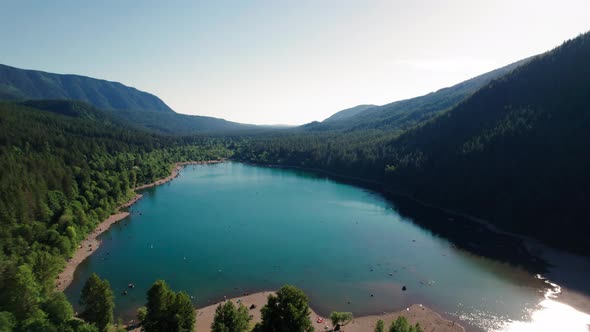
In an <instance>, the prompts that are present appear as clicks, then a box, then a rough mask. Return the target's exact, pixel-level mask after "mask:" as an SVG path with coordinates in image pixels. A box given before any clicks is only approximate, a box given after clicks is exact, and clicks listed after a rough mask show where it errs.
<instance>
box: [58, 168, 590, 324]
mask: <svg viewBox="0 0 590 332" xmlns="http://www.w3.org/2000/svg"><path fill="white" fill-rule="evenodd" d="M415 209H420V207H415ZM130 211H131V216H130V217H128V218H127V219H125V220H123V221H122V222H120V223H119V224H117V225H114V226H113V227H112V228H111V230H110V231H108V232H107V233H105V234H103V236H102V239H103V245H102V246H101V247H100V249H98V250H97V252H96V253H95V254H94V255H93V256H91V257H90V258H89V259H87V260H86V261H85V262H84V263H83V264H81V265H80V267H79V268H78V270H77V271H76V275H75V280H74V282H73V283H72V285H71V286H70V287H69V288H68V289H67V290H66V294H67V295H68V297H69V298H70V300H72V302H77V300H78V298H79V293H80V290H81V288H82V286H83V283H84V281H85V280H86V279H87V278H88V276H89V275H90V273H92V272H96V273H97V274H98V275H100V276H101V277H103V278H107V279H108V280H109V281H110V283H111V286H112V288H113V289H114V291H115V294H116V314H117V315H120V316H123V317H125V318H127V319H130V318H132V316H133V313H134V311H135V309H136V308H137V307H138V306H140V305H143V304H144V303H145V294H146V291H147V289H148V288H149V287H150V285H151V284H152V283H153V282H154V281H155V280H156V279H165V280H166V281H167V282H168V283H169V284H170V285H171V287H172V288H173V289H175V290H184V291H186V292H187V293H188V294H189V295H192V296H194V304H195V305H196V306H204V305H207V304H210V303H213V302H217V301H219V300H221V299H223V296H224V295H225V296H228V297H233V296H239V295H241V294H243V293H245V292H250V293H251V292H256V291H261V290H271V289H277V288H279V287H280V286H281V285H283V284H286V283H289V284H294V285H296V286H298V287H300V288H302V289H303V290H304V291H305V292H306V293H307V294H308V295H309V296H310V300H311V305H312V307H313V308H314V309H316V310H317V311H319V312H320V313H323V314H327V313H329V312H330V311H332V310H340V311H352V312H354V313H355V315H357V316H358V315H363V314H374V313H380V312H383V311H391V310H399V309H401V308H404V307H406V306H409V305H411V304H414V303H423V304H425V305H428V306H430V307H432V308H433V309H435V310H437V311H439V312H441V313H442V314H444V315H445V316H446V317H448V318H450V319H454V320H457V321H461V322H462V324H464V325H466V326H468V329H469V330H488V331H495V330H510V329H512V330H515V328H514V327H515V326H517V327H518V328H517V329H516V330H524V328H523V326H525V325H526V324H528V323H527V322H528V321H530V320H535V319H536V318H535V317H534V314H535V313H539V312H542V310H546V307H547V306H544V305H543V303H545V304H547V302H546V301H549V302H550V303H553V302H554V301H552V300H547V299H545V298H546V294H548V292H551V291H554V290H555V287H553V286H551V285H550V284H549V283H547V282H545V281H544V280H540V279H539V278H537V277H536V276H535V274H534V273H531V269H530V268H526V269H525V268H524V267H518V266H519V265H521V264H515V263H514V262H512V261H510V260H503V259H499V258H496V257H494V258H486V257H484V256H482V255H481V254H475V253H473V252H474V250H465V249H460V248H463V246H461V245H456V244H455V243H454V242H455V240H453V241H454V242H450V241H451V240H448V239H447V238H445V237H443V236H441V235H440V234H441V232H439V231H437V232H436V233H433V232H431V231H429V230H428V229H427V228H425V227H422V226H420V225H418V224H417V223H416V222H415V220H413V218H412V216H411V215H406V214H404V217H402V216H401V215H400V212H398V211H400V210H399V209H398V207H396V205H395V203H391V202H389V201H387V200H385V199H384V198H383V197H382V196H380V195H378V194H376V193H373V192H371V191H368V190H364V189H362V188H359V187H355V186H351V185H347V184H342V183H338V182H335V181H333V180H329V179H326V178H324V177H321V176H317V175H313V174H310V173H305V172H299V171H293V170H284V169H273V168H262V167H255V166H249V165H244V164H240V163H232V162H228V163H223V164H216V165H194V166H188V167H185V168H184V169H183V171H182V173H181V176H180V177H179V178H177V179H176V180H174V181H172V182H170V183H168V184H165V185H163V186H160V187H157V188H153V189H149V190H147V191H145V192H144V198H143V199H142V200H140V201H139V202H138V203H137V204H135V205H134V206H133V207H132V208H131V210H130ZM427 218H428V219H429V220H431V221H433V220H434V221H435V222H436V219H437V218H438V219H439V220H440V222H441V223H442V222H447V224H449V221H452V220H453V219H452V218H449V217H448V216H447V215H443V214H440V215H437V214H436V213H435V214H432V213H430V214H429V216H428V217H427ZM457 227H458V226H457ZM443 233H444V232H443ZM482 238H483V237H482ZM486 238H489V237H486ZM488 257H489V256H488ZM522 266H527V264H522ZM130 282H133V283H135V285H136V288H135V289H128V288H127V284H128V283H130ZM402 286H406V287H407V291H405V292H404V291H402ZM124 290H128V291H129V294H128V295H126V296H123V295H121V292H122V291H124ZM371 294H373V295H374V296H373V297H371ZM349 302H350V303H349ZM568 308H569V307H568ZM562 309H563V308H562ZM569 309H571V308H569ZM569 309H567V310H569ZM571 310H573V309H571ZM550 311H551V310H550ZM551 313H553V314H555V313H556V311H555V310H553V311H551ZM568 313H570V314H573V315H576V314H577V316H575V317H577V318H578V319H580V322H582V323H580V324H582V325H580V326H582V328H583V324H584V321H583V320H584V316H583V314H581V313H579V312H575V310H574V311H568ZM587 323H589V322H588V321H587V322H586V324H587ZM518 324H524V325H518ZM534 330H536V331H540V330H539V328H538V327H537V328H535V329H534ZM582 331H583V329H582Z"/></svg>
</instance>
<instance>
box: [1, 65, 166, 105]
mask: <svg viewBox="0 0 590 332" xmlns="http://www.w3.org/2000/svg"><path fill="white" fill-rule="evenodd" d="M0 98H2V99H12V100H15V99H16V100H18V99H70V100H81V101H85V102H87V103H89V104H91V105H94V106H95V107H97V108H100V109H104V110H135V111H150V112H163V113H172V112H173V111H172V109H171V108H170V107H168V105H166V104H165V103H164V102H163V101H162V100H160V98H158V97H156V96H154V95H152V94H149V93H147V92H143V91H139V90H137V89H135V88H131V87H128V86H125V85H123V84H121V83H117V82H110V81H105V80H99V79H95V78H90V77H86V76H79V75H60V74H52V73H46V72H42V71H37V70H26V69H19V68H14V67H9V66H5V65H0Z"/></svg>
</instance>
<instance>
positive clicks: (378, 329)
mask: <svg viewBox="0 0 590 332" xmlns="http://www.w3.org/2000/svg"><path fill="white" fill-rule="evenodd" d="M375 332H385V323H383V321H382V320H381V319H380V320H378V321H377V326H375Z"/></svg>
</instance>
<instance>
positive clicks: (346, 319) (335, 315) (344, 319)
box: [330, 311, 353, 326]
mask: <svg viewBox="0 0 590 332" xmlns="http://www.w3.org/2000/svg"><path fill="white" fill-rule="evenodd" d="M352 319H353V316H352V312H339V311H332V313H330V320H331V321H332V325H333V326H336V325H340V326H344V325H346V324H348V323H350V322H352Z"/></svg>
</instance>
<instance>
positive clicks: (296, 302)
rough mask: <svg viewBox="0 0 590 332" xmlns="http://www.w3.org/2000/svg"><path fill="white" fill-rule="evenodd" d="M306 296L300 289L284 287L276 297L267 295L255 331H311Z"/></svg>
mask: <svg viewBox="0 0 590 332" xmlns="http://www.w3.org/2000/svg"><path fill="white" fill-rule="evenodd" d="M307 302H308V299H307V295H305V293H303V291H301V290H300V289H298V288H296V287H294V286H290V285H286V286H283V287H281V289H279V290H278V291H277V293H276V295H272V294H271V295H269V296H268V302H267V304H266V305H265V306H264V307H262V309H261V312H262V322H261V323H259V324H257V327H256V331H261V332H308V331H313V326H312V325H311V320H310V319H309V315H310V313H311V311H310V309H309V306H308V304H307Z"/></svg>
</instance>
